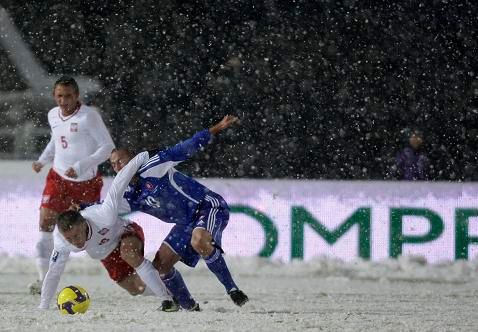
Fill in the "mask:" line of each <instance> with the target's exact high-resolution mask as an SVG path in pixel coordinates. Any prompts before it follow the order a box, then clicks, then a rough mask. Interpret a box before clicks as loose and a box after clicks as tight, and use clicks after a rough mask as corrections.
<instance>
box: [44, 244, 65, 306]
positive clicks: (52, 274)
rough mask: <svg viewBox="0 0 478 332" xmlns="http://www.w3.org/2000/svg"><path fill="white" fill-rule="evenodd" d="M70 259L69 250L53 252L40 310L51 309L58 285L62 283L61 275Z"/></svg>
mask: <svg viewBox="0 0 478 332" xmlns="http://www.w3.org/2000/svg"><path fill="white" fill-rule="evenodd" d="M68 257H70V251H69V250H66V249H63V250H56V249H54V250H53V252H52V254H51V257H50V266H49V267H48V272H47V273H46V275H45V279H44V280H43V285H42V288H41V299H40V306H39V308H40V309H48V308H49V307H50V303H51V300H52V299H53V297H54V296H55V292H56V290H57V288H58V284H59V283H60V278H61V274H62V273H63V271H64V270H65V265H66V262H67V261H68Z"/></svg>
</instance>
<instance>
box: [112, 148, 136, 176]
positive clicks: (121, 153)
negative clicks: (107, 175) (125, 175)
mask: <svg viewBox="0 0 478 332" xmlns="http://www.w3.org/2000/svg"><path fill="white" fill-rule="evenodd" d="M131 158H132V155H131V152H130V151H129V150H128V149H125V148H119V149H114V150H113V152H111V155H110V163H111V167H113V169H114V171H115V172H116V173H118V172H119V171H121V169H123V167H125V166H126V164H127V163H128V162H129V161H130V160H131Z"/></svg>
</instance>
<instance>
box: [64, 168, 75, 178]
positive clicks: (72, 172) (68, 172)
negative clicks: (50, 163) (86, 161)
mask: <svg viewBox="0 0 478 332" xmlns="http://www.w3.org/2000/svg"><path fill="white" fill-rule="evenodd" d="M65 175H66V176H68V177H69V178H72V179H76V178H77V177H78V174H76V171H75V170H74V169H73V167H70V168H68V169H67V170H66V172H65Z"/></svg>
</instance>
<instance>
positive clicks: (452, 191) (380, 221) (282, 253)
mask: <svg viewBox="0 0 478 332" xmlns="http://www.w3.org/2000/svg"><path fill="white" fill-rule="evenodd" d="M30 164H31V163H30V162H6V161H2V162H0V170H1V171H0V173H1V174H0V222H1V224H2V227H1V233H0V252H1V253H4V254H8V255H25V256H32V255H33V248H34V243H35V241H36V238H37V236H38V231H37V229H38V206H39V203H40V196H41V191H42V189H43V185H44V180H45V174H46V170H45V171H43V172H42V173H40V174H34V173H33V171H32V170H31V168H30ZM199 181H200V182H202V183H204V184H205V185H207V186H208V187H210V188H211V189H213V190H214V191H216V192H218V193H220V194H221V195H223V197H224V198H225V199H226V200H227V201H228V203H229V204H230V206H231V211H232V213H231V219H230V222H229V225H228V227H227V228H226V230H225V231H224V234H223V247H224V249H225V251H226V253H227V254H228V255H234V256H255V255H261V256H265V257H271V258H273V259H279V260H282V261H290V260H291V259H294V258H297V259H305V260H309V259H311V258H312V257H316V256H329V257H336V258H340V259H342V260H345V261H350V260H354V259H357V258H359V257H362V258H364V259H371V260H381V259H384V258H388V257H397V256H399V255H419V256H423V257H425V258H426V259H427V260H428V261H429V262H439V261H444V260H455V259H459V258H465V259H466V258H469V259H471V258H474V257H475V256H476V255H477V253H478V200H477V198H478V186H477V185H476V184H474V183H466V184H464V183H410V182H373V181H369V182H365V181H315V180H314V181H312V180H311V181H294V180H246V179H224V180H222V179H204V180H203V179H199ZM110 183H111V179H106V180H105V188H104V191H105V190H106V189H107V188H108V187H109V184H110ZM131 218H132V219H134V220H136V221H137V222H138V223H140V224H141V226H143V228H144V231H145V235H146V252H147V253H152V252H154V251H155V250H156V249H157V248H158V247H159V245H160V244H161V241H162V239H163V238H164V237H165V236H166V234H167V232H168V231H169V229H170V227H171V225H170V224H166V223H163V222H161V221H159V220H157V219H155V218H152V217H150V216H147V215H143V214H140V213H139V214H138V213H136V214H133V215H132V216H131Z"/></svg>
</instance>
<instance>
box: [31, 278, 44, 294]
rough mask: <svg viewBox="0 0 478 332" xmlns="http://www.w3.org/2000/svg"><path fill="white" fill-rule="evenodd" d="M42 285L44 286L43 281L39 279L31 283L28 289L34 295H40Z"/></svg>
mask: <svg viewBox="0 0 478 332" xmlns="http://www.w3.org/2000/svg"><path fill="white" fill-rule="evenodd" d="M41 286H42V282H41V281H40V280H37V281H35V282H32V283H31V284H29V285H28V291H29V292H30V294H32V295H40V294H41Z"/></svg>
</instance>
